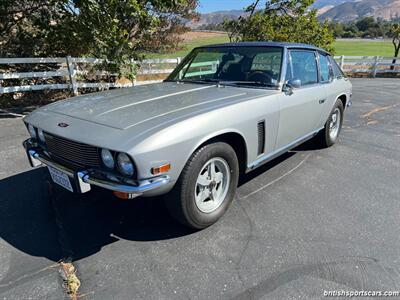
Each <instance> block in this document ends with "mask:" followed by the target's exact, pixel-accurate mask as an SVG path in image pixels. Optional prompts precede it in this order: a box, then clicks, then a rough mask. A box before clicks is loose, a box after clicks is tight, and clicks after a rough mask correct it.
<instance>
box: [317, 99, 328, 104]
mask: <svg viewBox="0 0 400 300" xmlns="http://www.w3.org/2000/svg"><path fill="white" fill-rule="evenodd" d="M325 101H326V99H321V100H319V101H318V102H319V104H324V103H325Z"/></svg>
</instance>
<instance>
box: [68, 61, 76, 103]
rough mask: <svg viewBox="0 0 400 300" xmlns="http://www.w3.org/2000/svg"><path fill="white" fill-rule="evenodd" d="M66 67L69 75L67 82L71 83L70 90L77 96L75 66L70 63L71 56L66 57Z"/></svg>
mask: <svg viewBox="0 0 400 300" xmlns="http://www.w3.org/2000/svg"><path fill="white" fill-rule="evenodd" d="M66 59H67V66H68V73H69V80H70V81H71V88H72V92H73V93H74V95H75V96H77V95H78V85H77V83H76V69H75V65H74V63H73V62H72V59H71V56H67V57H66Z"/></svg>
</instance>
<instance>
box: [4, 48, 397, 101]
mask: <svg viewBox="0 0 400 300" xmlns="http://www.w3.org/2000/svg"><path fill="white" fill-rule="evenodd" d="M335 59H336V60H337V61H338V63H339V65H340V67H341V68H342V69H343V70H344V71H345V72H346V73H350V74H356V73H362V74H367V75H370V76H372V77H375V76H377V74H381V73H392V74H393V75H394V73H397V74H400V59H398V60H397V63H395V64H393V62H392V61H393V59H394V58H393V57H380V56H336V57H335ZM180 61H181V58H179V57H178V58H173V59H148V60H144V61H141V62H137V64H138V65H139V69H138V75H139V80H135V81H133V82H128V83H118V82H104V80H100V79H99V80H96V81H95V82H84V81H83V82H82V81H81V80H80V77H84V76H85V75H86V74H87V71H86V69H85V66H88V65H92V66H93V65H96V64H101V63H103V62H104V60H101V59H96V58H76V57H69V56H68V57H64V58H62V57H58V58H57V57H56V58H0V72H1V69H4V68H1V66H2V65H23V64H29V65H34V64H36V65H52V66H53V68H52V71H34V72H4V73H0V94H4V93H14V92H26V91H37V90H47V89H50V90H55V89H70V90H72V92H73V93H74V94H75V95H76V94H78V91H79V89H85V88H98V89H107V88H111V87H128V86H134V85H141V84H149V83H154V82H160V81H161V80H160V79H158V80H157V79H156V80H148V79H146V80H140V76H141V75H147V76H148V77H149V76H150V77H151V76H155V75H162V74H164V75H166V74H169V73H171V72H172V70H173V69H174V68H175V67H176V66H177V65H178V64H179V63H180ZM217 63H218V62H215V61H212V62H206V63H198V66H196V67H199V69H197V70H193V71H192V72H190V73H193V74H192V75H193V76H194V75H195V74H197V73H203V74H206V73H207V72H210V71H212V70H214V69H215V68H216V64H217ZM54 66H56V67H54ZM192 67H194V66H192ZM203 67H204V68H205V69H204V68H203ZM210 68H211V69H210ZM53 69H54V70H53ZM95 75H97V76H102V75H106V76H107V75H108V76H109V75H115V74H108V73H106V72H101V71H97V72H96V73H95ZM27 78H31V79H32V78H33V79H34V78H40V79H44V81H46V79H49V78H53V79H54V78H59V79H60V78H63V80H58V81H63V83H41V84H27V85H18V86H9V85H8V84H6V86H1V84H2V82H6V80H13V79H14V80H16V79H27ZM53 81H54V80H53Z"/></svg>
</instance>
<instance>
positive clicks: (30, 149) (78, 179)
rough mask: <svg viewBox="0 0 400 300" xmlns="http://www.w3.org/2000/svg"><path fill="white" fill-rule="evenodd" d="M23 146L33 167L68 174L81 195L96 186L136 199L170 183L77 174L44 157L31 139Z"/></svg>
mask: <svg viewBox="0 0 400 300" xmlns="http://www.w3.org/2000/svg"><path fill="white" fill-rule="evenodd" d="M23 146H24V148H25V149H26V152H27V155H28V160H29V163H30V164H31V166H32V167H38V166H40V165H42V164H44V165H46V166H50V167H52V168H55V169H57V170H59V171H61V172H63V173H65V174H67V175H68V176H69V177H70V178H72V179H74V181H75V183H76V185H77V187H78V188H79V191H78V192H80V193H85V192H88V191H90V185H96V186H98V187H101V188H104V189H107V190H111V191H116V192H123V193H128V194H130V196H131V197H130V198H135V197H138V196H140V195H143V194H144V193H146V192H149V191H153V190H155V189H157V188H160V187H162V186H164V185H166V184H168V183H169V182H170V177H169V176H168V175H163V176H159V177H155V178H150V179H144V180H139V181H137V182H136V184H129V183H127V182H116V181H113V180H104V179H99V178H95V177H93V176H91V174H92V173H93V170H81V171H78V172H75V171H73V170H71V169H69V168H67V167H65V166H63V165H60V164H58V163H57V162H54V161H52V160H50V159H49V158H48V157H46V156H44V155H43V154H41V153H40V151H38V149H37V147H35V144H34V142H32V140H31V139H28V140H26V141H24V142H23ZM105 174H106V173H105Z"/></svg>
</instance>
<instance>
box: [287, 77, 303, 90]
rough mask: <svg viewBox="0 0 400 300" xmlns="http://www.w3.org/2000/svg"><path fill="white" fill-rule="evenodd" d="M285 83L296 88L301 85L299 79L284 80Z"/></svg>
mask: <svg viewBox="0 0 400 300" xmlns="http://www.w3.org/2000/svg"><path fill="white" fill-rule="evenodd" d="M286 85H287V86H288V87H290V88H292V89H298V88H300V87H301V80H300V79H290V80H288V82H286Z"/></svg>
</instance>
